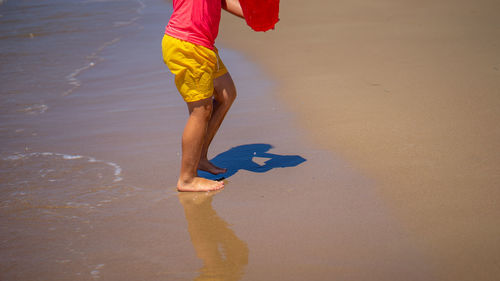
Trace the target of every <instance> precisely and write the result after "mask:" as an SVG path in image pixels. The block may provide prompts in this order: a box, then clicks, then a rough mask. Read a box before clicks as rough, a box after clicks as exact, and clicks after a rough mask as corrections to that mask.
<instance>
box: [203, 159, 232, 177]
mask: <svg viewBox="0 0 500 281" xmlns="http://www.w3.org/2000/svg"><path fill="white" fill-rule="evenodd" d="M198 170H201V171H205V172H209V173H211V174H214V175H218V174H224V173H225V172H227V169H223V168H219V167H217V166H215V165H214V164H212V162H210V161H208V159H201V160H200V163H199V164H198Z"/></svg>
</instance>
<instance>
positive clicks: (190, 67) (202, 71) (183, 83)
mask: <svg viewBox="0 0 500 281" xmlns="http://www.w3.org/2000/svg"><path fill="white" fill-rule="evenodd" d="M161 46H162V52H163V61H164V62H165V64H166V65H167V66H168V68H169V69H170V71H172V73H173V74H174V75H175V85H176V86H177V90H179V93H181V96H182V98H183V99H184V100H185V101H186V102H194V101H199V100H202V99H206V98H209V97H211V96H212V95H213V93H214V79H215V78H217V77H219V76H222V75H224V74H226V73H227V69H226V66H225V65H224V64H223V63H222V60H221V59H220V57H219V53H218V51H217V48H215V49H214V50H211V49H209V48H207V47H204V46H200V45H196V44H193V43H189V42H186V41H183V40H179V39H177V38H174V37H172V36H169V35H166V34H165V35H164V36H163V40H162V42H161Z"/></svg>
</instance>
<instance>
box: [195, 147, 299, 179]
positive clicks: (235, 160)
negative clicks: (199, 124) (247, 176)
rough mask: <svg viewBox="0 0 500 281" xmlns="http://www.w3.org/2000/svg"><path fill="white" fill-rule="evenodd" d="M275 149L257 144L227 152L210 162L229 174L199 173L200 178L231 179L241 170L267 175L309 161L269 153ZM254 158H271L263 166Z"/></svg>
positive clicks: (234, 148)
mask: <svg viewBox="0 0 500 281" xmlns="http://www.w3.org/2000/svg"><path fill="white" fill-rule="evenodd" d="M271 148H273V146H272V145H270V144H265V143H255V144H245V145H239V146H236V147H233V148H231V149H229V150H228V151H226V152H222V153H221V154H219V155H217V156H215V157H214V158H213V159H211V160H210V161H211V162H212V163H213V164H214V165H216V166H218V167H221V168H227V172H226V173H224V174H220V175H212V174H210V173H207V172H203V171H198V175H199V176H200V177H204V178H207V179H212V180H220V179H223V178H229V177H231V176H232V175H234V174H236V173H237V172H238V171H239V170H247V171H250V172H254V173H265V172H267V171H269V170H271V169H274V168H287V167H295V166H298V165H300V164H301V163H303V162H305V161H307V160H306V159H305V158H303V157H301V156H298V155H278V154H273V153H268V151H269V150H270V149H271ZM253 157H262V158H269V160H267V161H266V162H264V163H263V165H260V164H258V163H255V162H254V161H253Z"/></svg>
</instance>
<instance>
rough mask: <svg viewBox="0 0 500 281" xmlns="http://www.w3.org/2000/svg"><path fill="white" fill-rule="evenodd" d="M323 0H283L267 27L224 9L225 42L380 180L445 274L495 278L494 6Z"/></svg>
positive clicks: (306, 125)
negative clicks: (271, 27)
mask: <svg viewBox="0 0 500 281" xmlns="http://www.w3.org/2000/svg"><path fill="white" fill-rule="evenodd" d="M316 2H318V1H313V2H311V3H309V4H308V5H307V6H304V5H303V4H301V2H300V1H286V2H284V1H282V3H281V7H280V9H281V12H280V18H281V21H280V22H278V24H277V25H276V30H275V31H268V32H266V33H255V32H252V31H251V30H250V28H249V27H247V26H246V25H245V23H244V22H240V21H239V19H236V18H233V17H231V16H228V15H225V16H224V17H223V20H222V22H221V32H220V35H219V37H220V39H221V40H220V42H222V43H223V44H225V45H228V46H230V47H233V48H236V49H238V50H242V51H243V52H245V54H247V56H249V57H250V58H251V60H253V61H256V62H258V63H259V64H260V65H263V66H264V68H265V69H267V70H268V74H270V76H272V77H273V78H274V79H277V81H278V84H279V89H278V91H277V94H275V96H277V97H278V98H279V99H280V100H281V101H282V102H283V103H284V104H285V105H286V107H288V108H289V109H291V111H292V112H294V113H295V114H296V117H295V118H294V120H295V121H296V123H297V124H299V126H300V127H301V128H302V129H304V130H306V131H307V132H308V133H309V134H308V135H309V138H311V139H312V140H313V141H314V142H315V143H316V144H319V145H320V147H322V148H325V149H327V150H330V151H333V152H334V153H335V154H339V155H340V156H341V157H343V158H345V159H347V160H348V161H349V162H350V163H351V164H352V165H353V166H354V167H355V168H357V169H359V170H361V171H362V172H363V173H365V174H367V175H368V176H369V177H370V178H373V179H375V180H376V181H377V182H378V184H377V192H378V193H379V194H381V195H382V196H383V198H384V201H385V202H386V204H388V206H390V208H391V210H392V213H394V214H395V215H396V217H397V218H398V220H399V221H400V222H401V223H402V225H403V226H404V227H405V229H406V230H407V231H408V233H409V234H408V238H409V239H411V240H413V241H416V243H418V244H420V245H422V248H423V250H424V251H425V252H427V253H429V254H430V256H431V257H432V260H433V261H434V265H435V266H436V268H440V269H439V270H438V272H439V275H440V277H441V278H443V279H441V280H451V279H453V280H470V279H472V278H477V277H478V276H481V278H480V280H493V279H494V278H495V277H494V276H498V275H499V274H500V270H499V269H498V268H497V267H496V266H495V264H498V262H500V260H499V258H498V257H497V254H496V253H498V252H499V251H500V249H499V247H498V246H497V245H500V241H499V240H500V239H499V238H498V235H497V234H498V233H499V231H500V227H499V226H497V225H496V214H498V212H499V207H498V206H497V204H496V203H495V200H494V199H493V198H498V197H499V196H500V191H498V188H496V187H497V186H498V183H499V182H500V179H499V177H500V171H499V168H498V167H500V155H499V150H498V148H497V144H498V143H500V130H499V129H498V127H497V123H498V122H499V121H500V112H499V108H500V98H499V97H498V92H499V91H500V82H499V81H500V71H499V68H500V67H499V64H500V56H499V54H498V46H500V34H499V33H500V32H499V31H498V29H495V26H496V27H498V26H499V25H500V20H498V19H497V17H496V16H495V14H494V12H493V11H495V10H498V8H499V7H498V4H497V3H493V2H491V1H481V3H479V4H478V3H475V4H470V3H466V2H465V1H463V2H460V3H456V2H453V3H451V1H447V2H446V3H433V4H426V6H423V5H422V6H420V5H417V3H411V2H409V1H406V2H404V3H401V2H396V1H386V2H383V3H378V4H370V3H349V2H348V1H341V2H335V3H330V4H325V3H321V5H320V3H319V2H318V5H315V4H316ZM448 2H450V3H448ZM325 5H326V6H325ZM314 7H322V9H316V8H314ZM495 46H496V47H495ZM471 267H473V268H474V269H473V270H471V269H470V268H471Z"/></svg>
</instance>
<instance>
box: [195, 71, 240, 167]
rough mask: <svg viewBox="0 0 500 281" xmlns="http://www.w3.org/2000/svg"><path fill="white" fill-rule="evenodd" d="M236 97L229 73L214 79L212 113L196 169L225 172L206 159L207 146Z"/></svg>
mask: <svg viewBox="0 0 500 281" xmlns="http://www.w3.org/2000/svg"><path fill="white" fill-rule="evenodd" d="M235 99H236V87H235V86H234V82H233V79H232V78H231V75H229V73H226V74H224V75H222V76H220V77H217V78H216V79H215V80H214V100H213V113H212V117H211V118H210V121H209V122H208V128H207V134H206V138H205V143H204V145H203V149H202V151H201V159H200V163H199V165H198V169H200V170H202V171H207V172H210V173H212V174H221V173H225V172H226V169H223V168H219V167H217V166H215V165H213V164H212V163H211V162H210V161H208V158H207V154H208V148H209V147H210V144H211V143H212V140H213V138H214V136H215V134H216V133H217V131H218V129H219V127H220V125H221V124H222V121H223V120H224V117H225V116H226V113H227V112H228V111H229V108H231V105H232V104H233V102H234V100H235Z"/></svg>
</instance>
